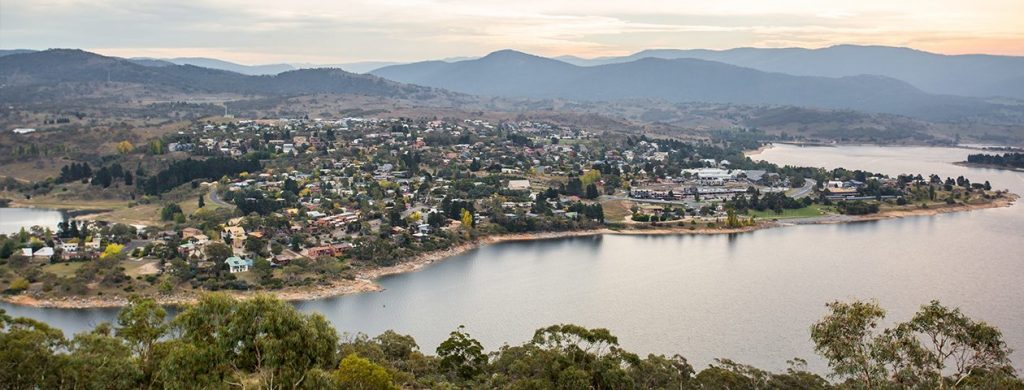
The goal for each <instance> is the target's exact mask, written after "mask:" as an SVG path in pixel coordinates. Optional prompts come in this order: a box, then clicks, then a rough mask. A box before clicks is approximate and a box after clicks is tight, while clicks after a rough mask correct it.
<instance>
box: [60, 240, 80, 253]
mask: <svg viewBox="0 0 1024 390" xmlns="http://www.w3.org/2000/svg"><path fill="white" fill-rule="evenodd" d="M60 249H61V251H63V252H64V253H75V252H78V243H77V242H64V243H61V244H60Z"/></svg>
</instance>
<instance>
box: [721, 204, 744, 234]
mask: <svg viewBox="0 0 1024 390" xmlns="http://www.w3.org/2000/svg"><path fill="white" fill-rule="evenodd" d="M725 226H727V227H729V228H732V229H735V228H738V227H740V226H743V224H742V223H740V219H739V216H737V215H736V210H734V209H731V208H730V209H728V210H726V218H725Z"/></svg>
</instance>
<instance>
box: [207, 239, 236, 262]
mask: <svg viewBox="0 0 1024 390" xmlns="http://www.w3.org/2000/svg"><path fill="white" fill-rule="evenodd" d="M233 255H234V252H233V251H232V250H231V247H230V246H227V245H226V244H223V243H220V242H211V243H209V244H206V257H207V258H208V259H209V260H210V261H212V262H214V263H223V262H224V260H227V258H228V257H231V256H233Z"/></svg>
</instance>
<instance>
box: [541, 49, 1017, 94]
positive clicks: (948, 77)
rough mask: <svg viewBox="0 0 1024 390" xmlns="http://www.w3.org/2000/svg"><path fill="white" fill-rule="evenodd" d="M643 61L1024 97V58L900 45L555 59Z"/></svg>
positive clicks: (672, 51)
mask: <svg viewBox="0 0 1024 390" xmlns="http://www.w3.org/2000/svg"><path fill="white" fill-rule="evenodd" d="M641 58H665V59H677V58H693V59H700V60H708V61H717V62H723V63H726V64H732V65H737V66H742V67H746V68H752V69H757V70H761V71H765V72H779V73H787V74H792V75H797V76H823V77H843V76H855V75H861V74H873V75H880V76H888V77H892V78H896V79H900V80H903V81H906V82H908V83H910V84H911V85H913V86H915V87H918V88H920V89H922V90H924V91H927V92H931V93H939V94H950V95H963V96H976V97H990V96H1008V97H1014V98H1024V57H1012V56H996V55H985V54H974V55H942V54H935V53H929V52H925V51H920V50H914V49H909V48H901V47H888V46H856V45H839V46H831V47H826V48H822V49H802V48H785V49H757V48H737V49H730V50H675V49H655V50H644V51H641V52H637V53H635V54H632V55H629V56H624V57H601V58H593V59H583V58H579V57H573V56H561V57H556V59H558V60H561V61H565V62H568V63H571V64H574V65H580V66H595V65H606V64H614V63H623V62H631V61H636V60H638V59H641Z"/></svg>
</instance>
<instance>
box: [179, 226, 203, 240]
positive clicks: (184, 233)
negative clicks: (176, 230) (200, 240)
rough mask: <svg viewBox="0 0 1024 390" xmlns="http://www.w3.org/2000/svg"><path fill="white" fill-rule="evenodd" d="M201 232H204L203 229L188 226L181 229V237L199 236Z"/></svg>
mask: <svg viewBox="0 0 1024 390" xmlns="http://www.w3.org/2000/svg"><path fill="white" fill-rule="evenodd" d="M200 234H203V231H202V230H199V229H196V228H194V227H187V228H184V229H181V238H189V237H195V236H198V235H200Z"/></svg>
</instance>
